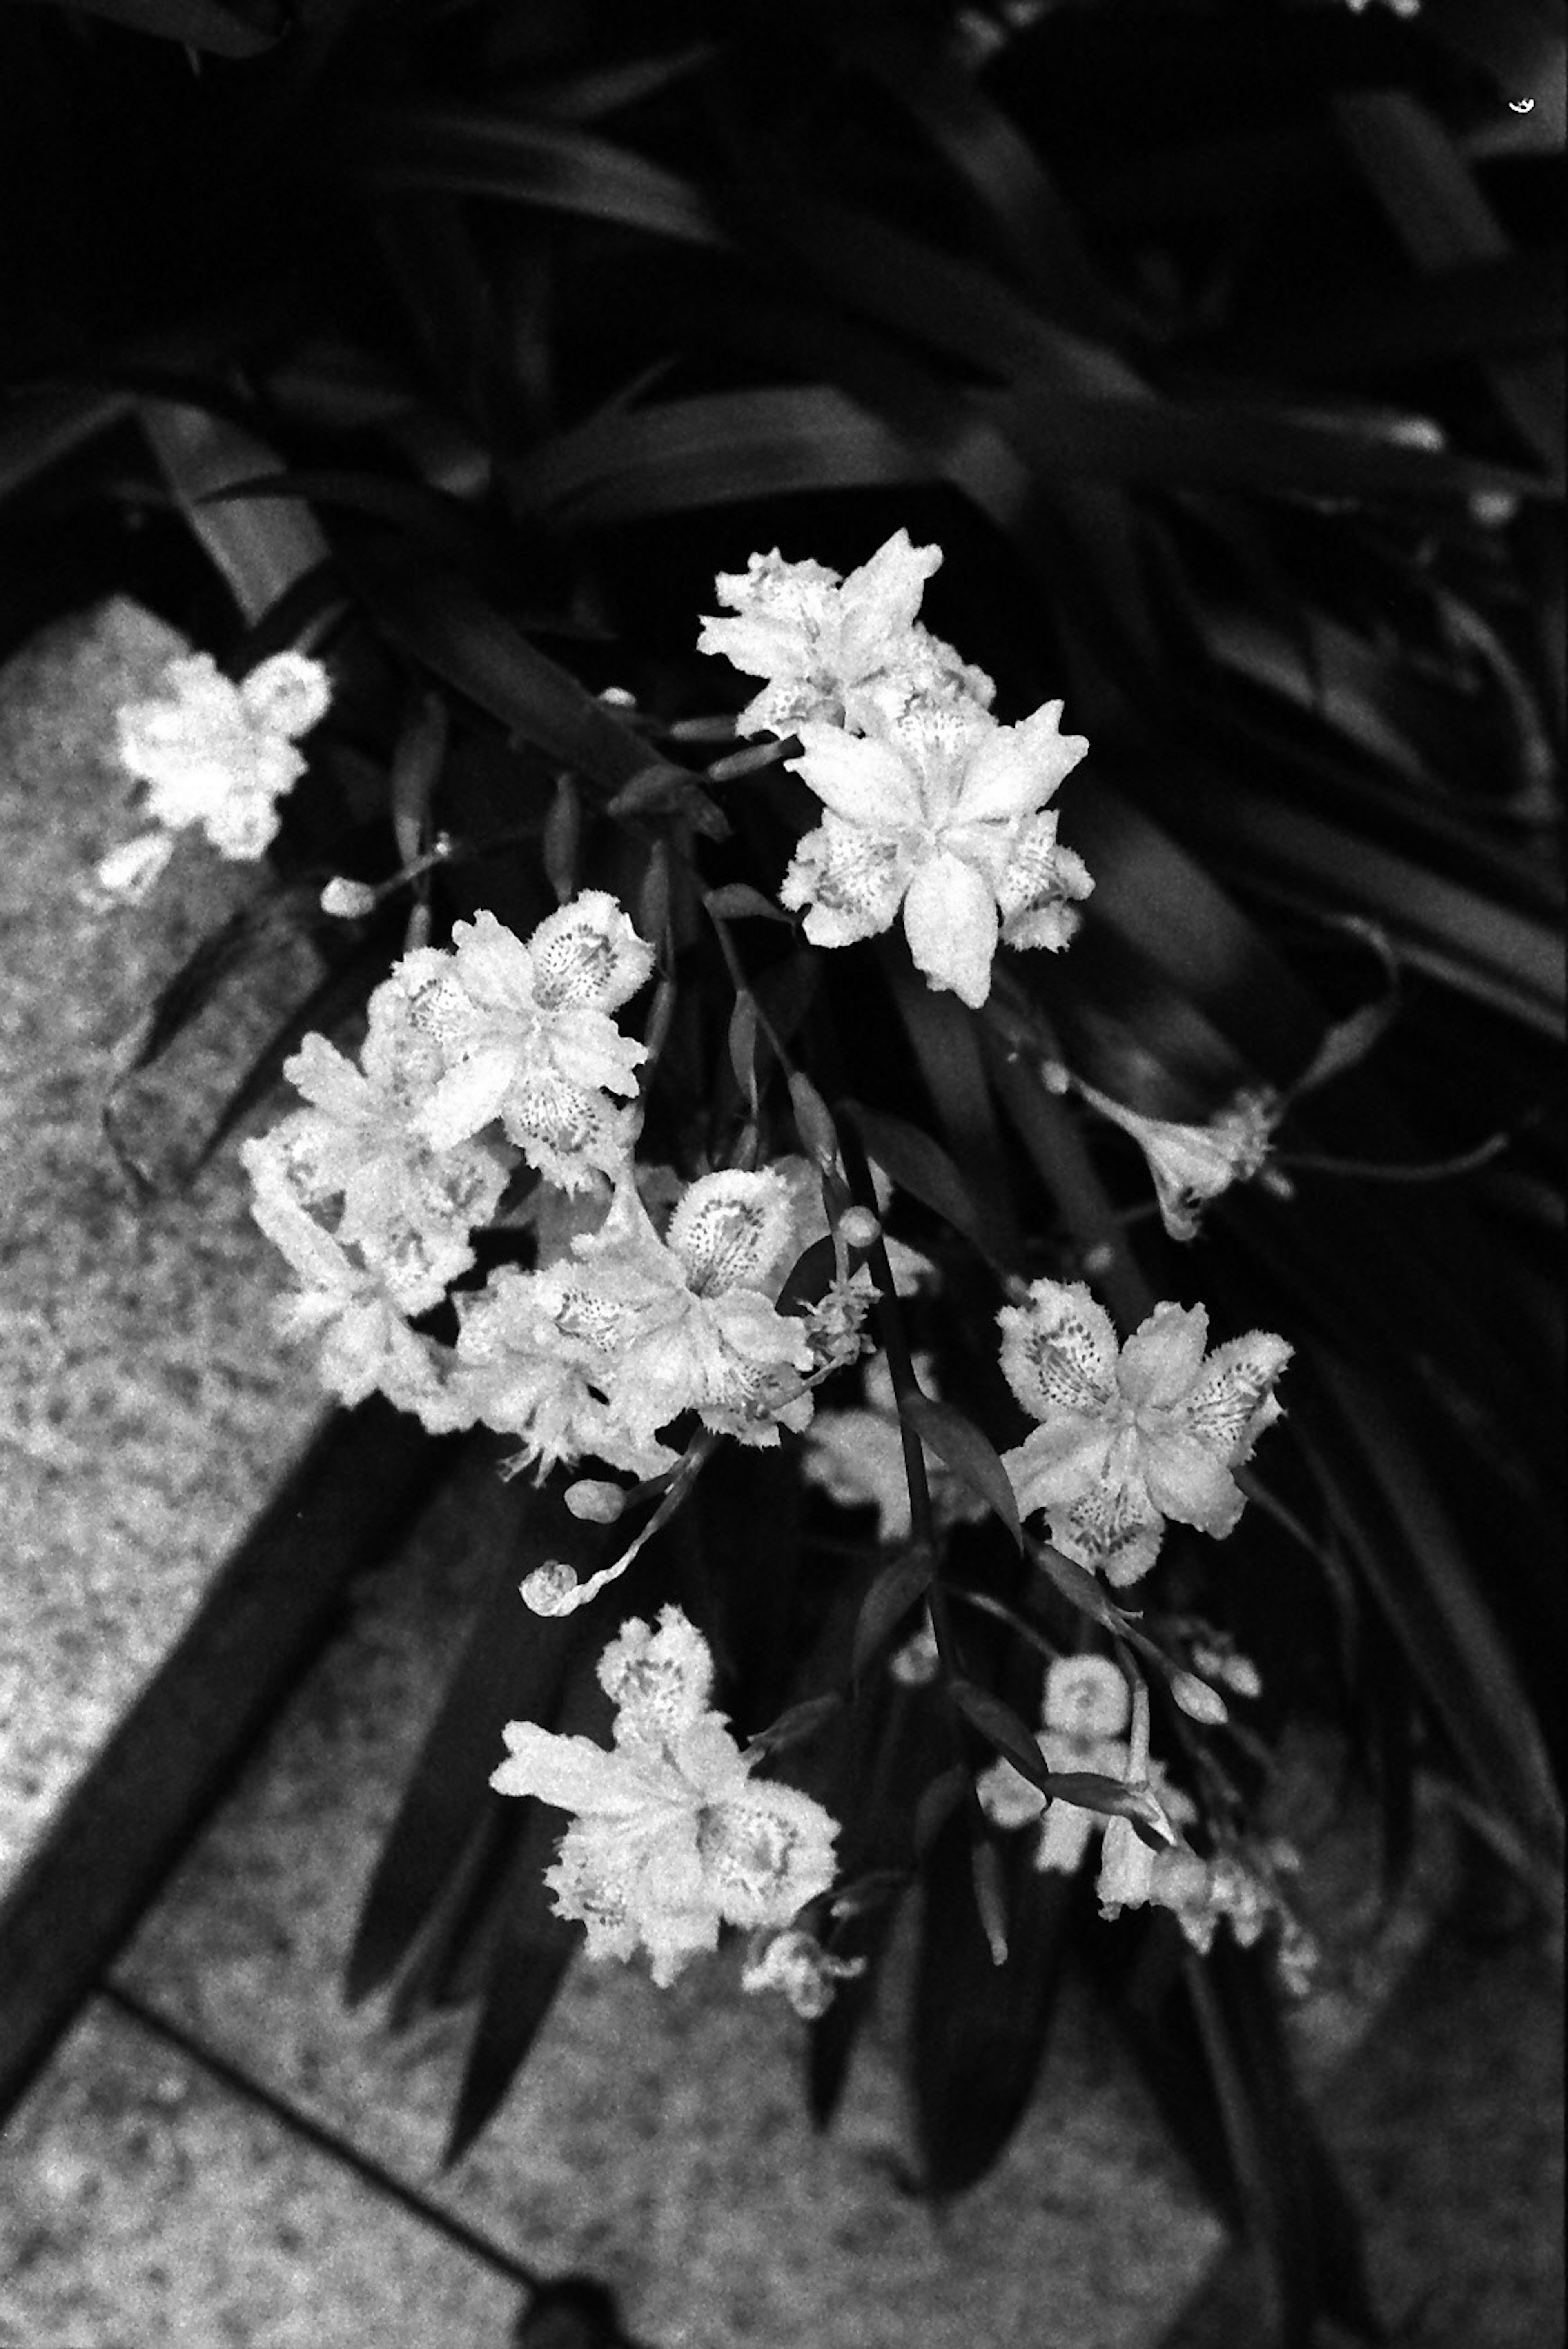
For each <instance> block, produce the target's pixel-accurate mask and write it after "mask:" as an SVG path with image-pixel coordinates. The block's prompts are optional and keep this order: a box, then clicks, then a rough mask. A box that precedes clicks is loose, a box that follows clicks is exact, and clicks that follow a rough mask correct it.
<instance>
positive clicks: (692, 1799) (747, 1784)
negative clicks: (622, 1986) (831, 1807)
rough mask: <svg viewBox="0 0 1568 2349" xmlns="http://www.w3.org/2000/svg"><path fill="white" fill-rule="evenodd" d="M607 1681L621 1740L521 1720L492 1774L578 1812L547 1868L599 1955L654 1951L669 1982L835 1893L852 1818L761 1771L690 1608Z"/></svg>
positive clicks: (638, 1637) (673, 1613)
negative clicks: (736, 1938)
mask: <svg viewBox="0 0 1568 2349" xmlns="http://www.w3.org/2000/svg"><path fill="white" fill-rule="evenodd" d="M598 1677H599V1681H600V1684H601V1686H602V1687H603V1688H604V1689H605V1690H606V1692H607V1694H608V1695H609V1696H610V1697H611V1698H612V1700H613V1701H614V1702H615V1703H616V1705H617V1713H616V1719H615V1726H614V1731H613V1744H611V1745H610V1746H609V1747H608V1748H605V1747H604V1746H601V1745H597V1744H595V1743H594V1742H593V1740H592V1739H591V1738H587V1737H562V1736H558V1735H556V1734H555V1733H553V1732H551V1731H549V1730H545V1729H541V1728H539V1727H537V1726H536V1725H535V1723H532V1722H509V1723H507V1725H506V1728H505V1731H504V1737H505V1741H506V1748H507V1758H506V1760H505V1761H504V1762H503V1763H502V1764H501V1765H500V1767H499V1768H498V1769H497V1770H496V1771H495V1772H494V1773H493V1776H492V1778H491V1781H490V1783H491V1785H492V1786H493V1787H494V1788H495V1790H496V1792H497V1793H498V1794H503V1795H533V1796H534V1797H535V1799H536V1800H537V1801H540V1802H544V1803H548V1804H549V1805H551V1806H552V1807H554V1808H556V1809H558V1810H564V1811H569V1812H570V1813H571V1814H572V1815H573V1816H572V1821H571V1825H570V1826H568V1827H567V1829H566V1834H565V1835H564V1836H563V1837H562V1839H561V1843H560V1847H559V1857H558V1859H557V1861H556V1866H555V1867H554V1868H551V1869H550V1870H549V1871H548V1873H547V1874H546V1876H545V1883H546V1884H547V1885H548V1886H549V1888H550V1889H551V1891H552V1892H553V1893H554V1894H555V1906H556V1913H557V1915H559V1916H563V1917H569V1918H572V1919H574V1920H576V1921H578V1922H580V1923H581V1924H582V1925H583V1926H584V1927H585V1928H586V1929H587V1954H588V1956H589V1957H590V1958H621V1959H625V1958H629V1957H631V1956H633V1955H634V1954H635V1953H636V1951H639V1949H640V1950H644V1951H647V1953H648V1956H649V1961H650V1965H651V1971H652V1974H653V1979H654V1981H655V1982H658V1983H659V1985H660V1986H666V1985H668V1984H669V1983H670V1982H673V1981H674V1980H675V1978H676V1976H677V1974H679V1973H680V1971H681V1969H682V1968H683V1967H684V1966H685V1965H686V1963H687V1962H688V1961H689V1960H690V1959H691V1958H692V1957H693V1956H695V1955H697V1954H698V1953H699V1952H700V1951H706V1950H712V1949H714V1948H716V1947H717V1945H718V1940H719V1929H720V1927H721V1925H724V1924H730V1925H738V1926H742V1927H745V1928H749V1929H751V1930H759V1929H763V1928H768V1927H772V1928H782V1927H784V1926H787V1925H788V1924H789V1923H790V1920H792V1919H793V1918H794V1915H795V1914H796V1912H797V1911H798V1910H799V1909H802V1908H803V1907H804V1906H805V1903H806V1902H807V1901H808V1900H814V1899H816V1898H817V1897H818V1896H819V1895H820V1894H821V1893H823V1892H825V1891H826V1889H827V1888H828V1886H829V1885H830V1884H831V1883H832V1881H833V1874H834V1855H833V1847H834V1841H835V1838H836V1835H837V1832H838V1829H837V1824H836V1821H835V1820H834V1819H833V1818H832V1817H831V1816H829V1814H828V1813H827V1812H826V1811H825V1810H824V1809H823V1807H822V1806H821V1804H820V1803H817V1802H815V1801H814V1800H813V1799H812V1797H811V1796H810V1795H805V1794H802V1793H800V1792H799V1791H798V1790H797V1789H796V1788H795V1787H794V1786H780V1785H756V1784H754V1783H753V1778H752V1772H753V1767H754V1764H753V1759H752V1758H751V1756H750V1755H749V1754H745V1753H743V1752H742V1749H741V1747H740V1746H739V1745H738V1744H736V1742H735V1739H734V1738H733V1737H732V1735H731V1733H730V1731H729V1727H728V1724H727V1723H726V1722H725V1719H724V1717H723V1715H722V1713H715V1712H713V1711H711V1709H710V1707H709V1702H708V1699H709V1696H710V1694H711V1688H712V1661H711V1656H710V1654H709V1651H708V1648H707V1643H706V1641H705V1640H703V1639H702V1636H701V1632H699V1631H698V1630H696V1629H695V1627H694V1626H693V1625H692V1624H691V1622H690V1621H689V1620H688V1619H687V1618H686V1617H685V1616H684V1615H683V1614H682V1613H681V1611H680V1609H679V1608H675V1607H666V1608H665V1609H663V1611H662V1612H661V1614H660V1616H659V1628H658V1630H653V1629H652V1628H651V1627H650V1626H649V1625H648V1624H647V1623H641V1622H633V1623H628V1624H627V1625H626V1626H625V1627H624V1628H623V1630H621V1632H620V1633H619V1634H618V1637H617V1639H615V1640H612V1641H611V1643H610V1645H609V1647H608V1648H607V1650H606V1651H605V1653H604V1655H603V1656H602V1657H601V1658H600V1661H599V1667H598Z"/></svg>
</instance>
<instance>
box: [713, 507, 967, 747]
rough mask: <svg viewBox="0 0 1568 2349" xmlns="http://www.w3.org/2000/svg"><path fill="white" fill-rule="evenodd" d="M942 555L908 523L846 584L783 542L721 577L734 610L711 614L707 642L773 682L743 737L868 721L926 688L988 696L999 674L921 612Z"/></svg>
mask: <svg viewBox="0 0 1568 2349" xmlns="http://www.w3.org/2000/svg"><path fill="white" fill-rule="evenodd" d="M941 559H942V551H941V548H940V546H911V544H910V543H909V532H908V531H907V530H900V531H898V532H896V533H895V534H894V535H893V537H891V538H890V539H888V542H887V543H886V544H885V545H884V546H881V547H879V548H878V549H877V553H876V554H874V555H873V556H872V557H871V560H870V561H869V562H868V563H863V564H861V566H860V568H859V570H858V571H852V572H851V573H850V574H849V576H848V578H847V579H840V577H839V575H838V574H837V572H836V571H830V570H829V569H828V568H827V565H826V564H823V563H786V562H785V561H784V557H783V556H782V555H781V554H780V553H779V551H778V549H777V548H776V547H775V548H774V551H773V553H772V554H753V557H752V559H751V563H750V565H749V567H748V568H747V569H746V570H744V571H741V572H725V573H721V574H720V577H719V580H718V583H717V585H718V592H719V601H720V602H721V603H722V604H725V605H728V606H729V608H730V611H731V613H732V615H733V616H732V617H731V618H727V619H709V620H704V621H703V623H702V631H701V635H700V636H699V637H698V639H697V649H698V650H699V652H704V653H720V654H722V656H723V657H724V658H725V659H726V660H728V661H730V662H731V663H732V665H733V666H734V667H736V668H738V669H740V670H742V672H743V673H744V674H745V675H746V676H748V677H761V678H766V679H767V683H766V685H765V686H764V687H763V690H762V692H761V693H759V694H758V695H757V696H756V697H755V698H754V699H753V700H752V701H749V702H748V703H747V705H746V707H745V709H742V712H741V714H740V717H739V719H737V720H736V723H737V725H738V727H739V729H740V730H741V732H742V734H757V733H763V732H770V733H774V734H780V735H786V734H793V733H794V732H795V731H796V730H797V729H798V728H799V727H800V726H802V725H803V724H815V723H819V722H821V723H826V724H828V725H831V726H845V725H846V726H851V727H860V726H864V725H866V724H867V722H869V721H871V720H872V719H875V718H876V716H877V713H878V712H879V711H880V710H882V709H885V708H886V707H887V706H888V703H889V701H891V702H892V703H893V704H895V705H896V704H898V703H900V702H902V701H905V700H907V699H908V698H909V696H910V695H911V694H914V693H917V692H919V693H927V694H931V695H935V696H939V697H940V696H941V695H943V694H959V695H962V696H963V697H964V698H966V699H968V700H971V701H973V702H975V703H977V704H980V705H982V706H983V705H984V704H986V703H989V701H990V699H991V697H992V689H993V688H992V682H991V679H990V678H988V677H985V676H983V675H982V674H981V671H980V670H979V669H977V668H971V667H969V666H968V664H967V663H966V662H964V661H961V659H960V658H959V657H958V655H957V653H956V652H954V650H953V649H952V647H951V646H950V645H945V644H943V643H942V641H941V639H940V637H939V636H932V635H930V634H929V631H928V630H927V629H926V628H924V627H922V626H920V624H919V621H917V619H916V617H915V615H916V613H917V612H918V611H919V607H920V597H921V595H923V593H924V592H925V585H926V582H927V580H928V579H929V577H930V575H931V574H932V572H933V571H935V570H936V569H937V568H938V567H939V565H940V563H941Z"/></svg>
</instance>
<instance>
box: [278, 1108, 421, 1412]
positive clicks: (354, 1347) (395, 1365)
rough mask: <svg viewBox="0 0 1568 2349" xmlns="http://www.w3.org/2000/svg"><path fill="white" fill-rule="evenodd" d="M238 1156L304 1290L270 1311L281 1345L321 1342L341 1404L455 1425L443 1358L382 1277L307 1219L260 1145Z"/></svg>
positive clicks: (326, 1373) (322, 1359)
mask: <svg viewBox="0 0 1568 2349" xmlns="http://www.w3.org/2000/svg"><path fill="white" fill-rule="evenodd" d="M240 1156H241V1159H242V1160H243V1162H244V1165H245V1168H246V1171H247V1172H248V1174H250V1176H251V1181H252V1185H253V1190H254V1195H253V1197H252V1201H251V1213H252V1215H253V1216H254V1218H255V1220H256V1222H257V1223H258V1224H259V1225H260V1226H261V1228H262V1230H263V1231H264V1232H265V1234H266V1236H267V1237H268V1239H270V1240H271V1241H272V1242H273V1244H274V1246H275V1247H278V1248H280V1249H281V1250H282V1251H283V1254H284V1255H285V1256H286V1257H287V1259H288V1261H289V1263H290V1265H291V1266H292V1267H293V1268H294V1270H295V1271H296V1273H297V1274H298V1276H299V1278H300V1282H301V1286H300V1288H298V1289H297V1290H296V1292H295V1293H294V1294H293V1295H291V1296H287V1297H285V1298H283V1299H281V1300H280V1301H279V1303H278V1305H277V1306H276V1308H275V1318H276V1321H277V1326H278V1328H279V1330H280V1331H281V1332H282V1334H283V1335H284V1336H285V1337H289V1338H303V1337H312V1338H315V1339H316V1340H317V1341H318V1344H319V1347H320V1353H319V1358H318V1359H319V1368H320V1376H321V1380H322V1383H323V1384H324V1385H325V1386H326V1387H327V1389H328V1390H329V1392H332V1393H334V1394H336V1395H337V1397H338V1398H339V1399H340V1401H342V1402H346V1403H357V1402H364V1400H365V1398H366V1396H367V1395H369V1394H373V1393H375V1392H380V1393H382V1394H385V1395H386V1396H387V1397H388V1398H389V1401H391V1402H394V1403H396V1404H397V1405H398V1407H399V1408H400V1410H403V1411H411V1412H415V1413H418V1414H419V1416H420V1417H421V1419H423V1420H424V1421H425V1422H426V1424H427V1425H430V1426H435V1427H442V1428H449V1427H452V1426H455V1425H457V1424H460V1423H461V1414H459V1415H458V1416H456V1417H452V1416H450V1415H449V1414H448V1412H447V1410H446V1405H445V1399H444V1394H443V1387H442V1380H441V1369H440V1364H441V1349H440V1348H439V1347H438V1346H436V1345H435V1344H434V1343H433V1341H432V1340H429V1339H425V1338H421V1336H419V1334H418V1333H417V1332H416V1331H415V1330H411V1329H410V1327H409V1324H408V1322H407V1320H406V1319H404V1317H403V1314H402V1311H401V1310H400V1307H399V1305H398V1301H397V1299H396V1298H395V1297H394V1296H393V1295H392V1294H391V1292H390V1290H389V1286H388V1284H387V1281H386V1280H385V1278H383V1277H382V1276H381V1274H379V1272H376V1271H373V1270H371V1269H370V1268H369V1267H367V1266H365V1265H363V1264H358V1263H356V1262H355V1260H354V1258H353V1257H351V1256H350V1255H349V1254H348V1250H347V1249H346V1248H345V1247H344V1246H343V1245H342V1243H341V1241H339V1240H337V1239H335V1238H334V1237H332V1235H331V1234H330V1233H329V1232H327V1231H324V1230H323V1229H322V1227H321V1226H320V1225H319V1224H318V1223H317V1221H316V1219H315V1217H314V1216H310V1215H308V1214H307V1213H306V1210H305V1208H304V1207H302V1206H300V1204H299V1202H298V1200H297V1199H296V1196H295V1195H294V1193H293V1190H292V1188H291V1187H290V1186H289V1184H288V1182H287V1180H286V1175H285V1174H284V1172H283V1170H282V1168H281V1166H280V1164H279V1161H278V1158H277V1156H276V1154H275V1152H273V1151H272V1150H270V1149H269V1147H268V1143H266V1142H265V1141H258V1142H250V1143H245V1144H244V1147H243V1148H242V1150H241V1153H240Z"/></svg>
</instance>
